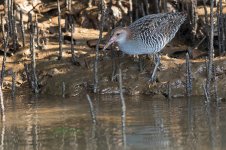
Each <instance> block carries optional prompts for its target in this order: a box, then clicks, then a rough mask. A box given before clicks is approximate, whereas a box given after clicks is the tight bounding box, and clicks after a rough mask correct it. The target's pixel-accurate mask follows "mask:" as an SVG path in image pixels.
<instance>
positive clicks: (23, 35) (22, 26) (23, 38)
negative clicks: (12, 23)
mask: <svg viewBox="0 0 226 150" xmlns="http://www.w3.org/2000/svg"><path fill="white" fill-rule="evenodd" d="M20 31H21V35H22V42H23V47H25V31H24V22H23V13H22V10H20Z"/></svg>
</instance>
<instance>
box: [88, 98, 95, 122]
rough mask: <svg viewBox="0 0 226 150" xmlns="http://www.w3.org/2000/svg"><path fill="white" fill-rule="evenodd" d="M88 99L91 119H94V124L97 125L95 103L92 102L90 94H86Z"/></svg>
mask: <svg viewBox="0 0 226 150" xmlns="http://www.w3.org/2000/svg"><path fill="white" fill-rule="evenodd" d="M86 98H87V100H88V102H89V108H90V114H91V117H92V122H93V123H94V124H96V114H95V111H94V107H93V102H92V100H91V98H90V96H89V94H86Z"/></svg>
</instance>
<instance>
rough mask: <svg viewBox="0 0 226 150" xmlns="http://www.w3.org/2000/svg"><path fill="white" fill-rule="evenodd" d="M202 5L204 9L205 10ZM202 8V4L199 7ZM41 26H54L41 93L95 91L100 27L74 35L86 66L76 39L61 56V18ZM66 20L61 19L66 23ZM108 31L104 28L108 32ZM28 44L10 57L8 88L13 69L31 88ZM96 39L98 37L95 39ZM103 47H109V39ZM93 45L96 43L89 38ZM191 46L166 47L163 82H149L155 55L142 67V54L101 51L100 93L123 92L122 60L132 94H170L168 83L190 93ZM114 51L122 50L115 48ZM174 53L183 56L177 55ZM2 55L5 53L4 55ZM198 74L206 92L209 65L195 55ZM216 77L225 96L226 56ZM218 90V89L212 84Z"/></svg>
mask: <svg viewBox="0 0 226 150" xmlns="http://www.w3.org/2000/svg"><path fill="white" fill-rule="evenodd" d="M199 9H200V10H199ZM197 11H199V12H200V13H201V12H202V11H203V10H202V8H198V10H197ZM40 20H43V21H40V22H39V25H38V26H39V27H40V28H41V29H42V30H43V31H44V32H45V31H47V30H48V33H49V34H48V35H47V36H48V38H49V39H50V40H49V42H48V43H47V45H44V46H43V47H42V48H41V49H36V58H37V59H36V61H37V75H38V82H39V86H40V92H41V93H42V94H46V95H62V84H63V82H64V83H65V85H66V95H67V96H74V95H78V94H79V93H81V92H85V91H86V90H92V87H93V64H94V60H95V40H96V39H97V38H98V34H99V31H97V30H94V29H85V28H82V27H76V29H75V32H74V35H73V38H74V39H75V40H76V45H75V51H76V56H77V57H78V61H79V63H80V65H73V64H72V62H71V51H70V42H69V41H65V40H64V44H63V59H62V60H58V59H57V58H58V48H59V45H58V40H57V37H58V35H57V17H52V18H51V19H49V20H48V19H42V18H40ZM64 22H65V20H64V19H62V20H61V24H62V26H63V25H64ZM105 34H106V33H104V35H105ZM64 36H70V33H64ZM26 39H27V41H26V43H27V46H26V48H19V50H18V51H16V52H15V54H14V55H13V56H11V57H7V63H6V70H7V71H6V77H5V80H4V86H3V87H4V88H5V89H6V90H7V89H10V88H11V83H12V82H11V71H12V70H13V71H14V72H16V81H17V82H16V85H17V87H18V88H19V89H20V90H25V89H29V88H30V87H29V86H28V83H27V79H26V76H25V71H24V64H25V63H30V62H31V58H30V51H29V46H28V45H29V34H26ZM92 40H93V41H92ZM87 42H94V44H91V45H93V46H94V47H90V46H88V45H87ZM104 42H105V41H102V44H101V46H100V47H103V43H104ZM89 44H90V43H89ZM187 49H188V46H187V45H185V44H184V43H180V42H178V41H177V39H176V40H174V42H171V43H170V44H168V45H167V46H166V48H165V49H164V50H163V56H162V57H161V67H160V70H159V71H158V73H157V82H156V83H151V82H149V79H150V74H151V72H152V71H153V68H154V64H153V61H152V58H149V57H146V56H142V57H143V60H144V64H145V66H144V68H143V70H142V71H140V69H139V65H138V64H139V63H138V59H137V58H136V57H134V56H128V55H125V56H122V54H121V53H120V52H119V51H117V52H116V57H115V58H114V59H112V58H111V54H112V52H111V51H107V52H102V51H100V60H99V65H98V68H99V69H98V73H99V74H98V77H99V85H98V87H99V88H98V89H99V90H98V91H99V93H100V94H117V93H119V88H118V82H117V78H118V76H117V74H118V66H119V64H120V63H121V69H122V76H123V89H124V91H125V93H126V94H129V95H137V94H149V95H152V96H154V95H155V96H156V95H158V96H159V95H160V96H162V95H163V96H167V95H168V89H169V88H168V87H170V89H171V95H172V96H173V97H178V96H184V95H185V91H186V65H185V59H184V58H185V53H186V51H187ZM114 51H116V50H115V49H114ZM194 53H195V54H194V55H195V56H197V58H198V57H200V56H203V55H206V53H204V52H202V51H198V50H197V51H195V52H194ZM169 56H173V57H177V58H172V57H169ZM1 59H2V56H1ZM114 62H115V64H116V73H115V74H114V75H113V76H112V66H113V63H114ZM191 62H192V65H191V67H192V76H193V95H203V94H204V92H203V84H204V83H205V80H206V65H205V60H204V59H203V58H200V59H196V60H192V61H191ZM215 66H216V80H217V88H218V94H219V96H220V97H225V96H226V95H225V92H224V89H225V86H226V83H225V82H226V81H225V80H224V78H225V73H226V67H225V66H226V57H220V58H216V59H215ZM212 89H214V88H212Z"/></svg>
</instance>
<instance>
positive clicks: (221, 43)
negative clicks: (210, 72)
mask: <svg viewBox="0 0 226 150" xmlns="http://www.w3.org/2000/svg"><path fill="white" fill-rule="evenodd" d="M217 18H218V45H219V54H220V55H221V54H222V53H223V52H224V51H225V42H224V30H225V29H224V25H223V24H224V22H223V19H224V18H223V6H222V0H219V13H218V17H217Z"/></svg>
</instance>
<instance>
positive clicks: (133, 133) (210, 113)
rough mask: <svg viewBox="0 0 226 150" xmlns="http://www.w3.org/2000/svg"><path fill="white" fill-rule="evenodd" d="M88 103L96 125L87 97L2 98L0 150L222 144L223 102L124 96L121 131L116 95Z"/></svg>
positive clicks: (225, 140) (213, 146) (209, 148)
mask: <svg viewBox="0 0 226 150" xmlns="http://www.w3.org/2000/svg"><path fill="white" fill-rule="evenodd" d="M92 100H93V101H92V102H93V105H94V106H95V110H96V119H97V122H96V123H92V122H91V119H92V118H91V117H90V113H89V104H88V103H87V99H86V96H79V97H75V98H71V99H58V98H54V97H50V98H48V97H46V98H39V99H38V100H37V99H36V100H28V98H26V97H24V98H22V97H21V98H20V97H17V100H16V101H15V102H14V103H11V100H8V101H7V100H6V104H5V106H6V108H7V109H6V110H7V111H6V121H5V122H4V123H1V124H0V136H1V141H0V142H1V143H0V144H1V147H0V148H1V150H3V149H4V150H12V149H28V150H32V149H34V150H39V149H42V150H51V149H53V150H55V149H78V150H80V149H81V150H114V149H123V148H124V142H125V145H126V149H132V150H140V149H142V150H143V149H148V150H149V149H154V150H158V149H159V150H161V149H205V150H212V149H214V150H215V149H216V150H218V149H223V148H224V146H225V143H226V137H225V135H226V134H225V133H226V130H225V127H226V118H225V117H224V114H225V113H226V107H225V106H226V105H225V103H224V102H221V104H220V106H221V107H216V104H215V103H209V104H208V105H205V103H204V100H203V99H199V98H192V99H187V100H185V99H184V100H182V99H172V100H170V101H168V100H166V99H162V100H160V99H158V100H154V99H150V97H126V108H127V109H126V120H125V121H126V126H124V127H126V128H122V127H123V126H122V121H123V119H122V118H121V117H122V116H121V112H122V107H121V104H120V96H99V97H93V98H92ZM12 104H14V105H15V106H12ZM124 138H125V139H124Z"/></svg>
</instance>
